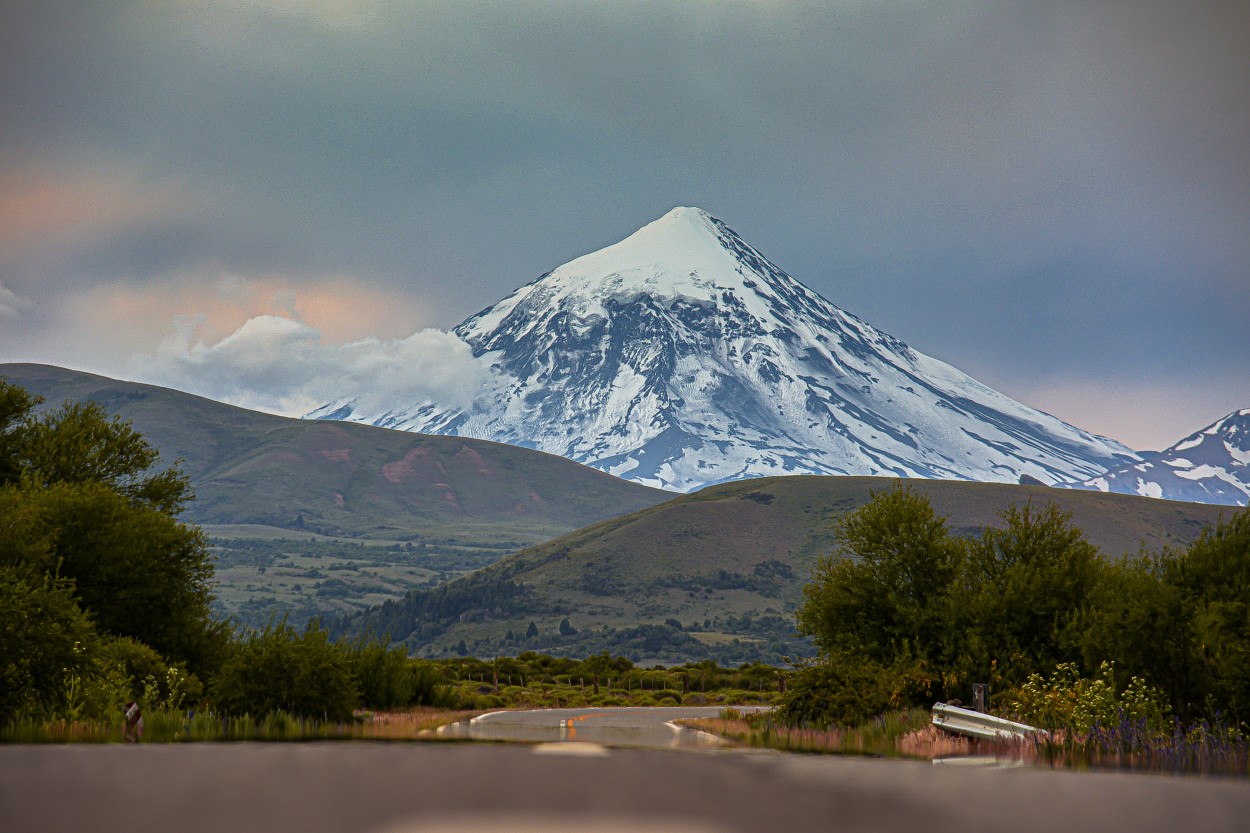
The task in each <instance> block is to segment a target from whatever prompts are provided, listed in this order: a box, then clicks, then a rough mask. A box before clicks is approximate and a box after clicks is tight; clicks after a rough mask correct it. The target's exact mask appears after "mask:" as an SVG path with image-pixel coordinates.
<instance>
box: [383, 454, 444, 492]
mask: <svg viewBox="0 0 1250 833" xmlns="http://www.w3.org/2000/svg"><path fill="white" fill-rule="evenodd" d="M432 456H433V454H432V453H431V452H430V450H429V449H428V448H414V449H413V450H412V451H409V452H408V453H407V454H405V455H404V456H403V458H402V459H400V460H396V461H394V462H392V463H384V464H383V465H382V476H383V477H385V478H386V479H387V480H389V481H390V482H392V483H395V484H396V485H398V484H400V483H403V482H404V481H406V480H411V479H412V478H413V477H414V476H415V475H416V473H417V467H418V466H419V465H420V464H421V463H423V462H426V461H428V460H429V458H431V457H432Z"/></svg>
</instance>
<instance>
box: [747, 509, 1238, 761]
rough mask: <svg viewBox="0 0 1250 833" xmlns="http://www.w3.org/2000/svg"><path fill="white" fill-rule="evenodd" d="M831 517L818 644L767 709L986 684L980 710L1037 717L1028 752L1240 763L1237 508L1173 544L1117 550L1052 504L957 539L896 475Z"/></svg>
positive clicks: (919, 696)
mask: <svg viewBox="0 0 1250 833" xmlns="http://www.w3.org/2000/svg"><path fill="white" fill-rule="evenodd" d="M836 531H837V534H838V539H839V541H840V542H841V547H842V550H841V552H838V553H834V554H831V555H830V556H828V557H826V558H823V559H821V561H820V562H819V564H818V567H817V569H816V572H815V576H814V581H813V582H812V583H811V584H809V585H808V586H807V587H806V588H805V590H804V601H803V604H802V606H801V607H800V609H799V613H798V623H799V629H800V631H802V632H804V633H806V634H807V635H809V636H811V637H812V639H813V640H814V641H815V643H816V645H817V647H818V649H819V652H820V653H819V657H818V658H817V659H816V660H814V661H812V662H810V663H808V664H806V665H805V666H804V667H803V668H801V669H800V670H799V671H798V672H797V673H796V674H795V675H794V678H793V679H792V681H791V685H790V686H789V690H788V691H787V693H786V694H785V695H784V696H783V697H782V698H781V701H780V708H779V710H778V712H777V714H776V715H775V716H773V717H770V718H769V720H772V721H778V722H780V723H781V724H783V725H785V726H787V727H794V728H811V729H818V730H826V729H831V728H833V729H838V728H839V727H841V728H843V729H844V728H845V727H856V726H862V725H865V724H866V723H868V722H869V721H871V720H873V719H874V718H876V717H877V716H879V715H882V714H886V713H889V712H891V711H892V710H899V709H907V708H912V707H927V706H929V705H931V704H932V703H933V702H934V701H947V702H962V703H966V704H970V703H971V702H972V698H973V684H974V683H985V684H988V685H989V687H990V691H991V692H992V698H991V701H990V705H991V711H993V712H996V713H998V714H1000V715H1002V716H1006V717H1011V718H1013V719H1017V720H1021V721H1023V722H1026V723H1030V724H1033V725H1037V726H1040V727H1042V728H1045V729H1048V730H1051V732H1052V734H1051V735H1049V737H1048V739H1046V740H1044V741H1040V740H1039V741H1038V742H1037V744H1036V748H1035V750H1034V754H1035V755H1036V756H1038V757H1040V758H1044V759H1047V760H1061V759H1062V760H1066V761H1067V762H1069V763H1079V762H1082V761H1084V762H1085V763H1088V764H1102V763H1107V762H1110V761H1117V762H1118V763H1119V764H1120V765H1132V764H1134V762H1136V763H1138V764H1141V765H1144V766H1150V767H1154V766H1167V767H1169V768H1179V769H1193V770H1203V769H1204V768H1206V767H1207V765H1208V764H1209V762H1210V761H1211V760H1213V759H1216V758H1218V759H1220V760H1223V761H1225V764H1222V765H1221V766H1222V767H1223V769H1224V770H1225V771H1234V772H1244V771H1245V760H1246V750H1247V734H1248V728H1247V721H1248V720H1250V510H1239V511H1233V512H1230V514H1229V516H1227V518H1226V519H1225V520H1224V522H1222V523H1220V524H1219V525H1217V526H1215V527H1214V528H1212V529H1209V530H1208V531H1206V532H1204V533H1203V534H1202V535H1201V536H1200V537H1199V538H1198V539H1197V540H1196V541H1194V543H1193V544H1191V545H1190V546H1189V547H1187V548H1186V549H1184V550H1179V551H1174V550H1165V551H1164V552H1162V553H1148V552H1141V553H1139V554H1138V555H1136V556H1133V557H1127V558H1123V559H1119V560H1111V559H1107V558H1106V557H1105V556H1103V555H1102V554H1101V553H1100V552H1099V551H1098V550H1097V548H1095V547H1094V546H1092V545H1091V544H1089V543H1088V542H1087V541H1086V540H1085V539H1084V537H1083V536H1082V534H1081V532H1080V530H1078V529H1076V528H1074V527H1073V526H1072V525H1071V524H1070V518H1069V517H1068V516H1066V515H1065V514H1064V513H1062V512H1060V511H1059V510H1058V509H1056V508H1055V507H1054V506H1047V507H1043V508H1038V507H1036V506H1033V505H1032V504H1026V505H1025V506H1023V507H1012V508H1010V509H1008V510H1007V511H1006V512H1004V513H1003V515H1002V518H1001V525H1000V526H998V527H995V528H989V529H986V530H984V531H983V533H982V534H981V536H980V537H979V538H961V537H957V536H955V535H953V534H951V532H950V530H948V529H947V527H946V523H945V521H944V519H943V518H941V517H938V516H937V515H936V513H935V512H934V511H933V509H932V507H931V506H930V504H929V502H928V500H926V499H925V498H924V497H923V496H921V495H919V494H917V493H916V492H915V491H914V490H913V489H911V488H909V487H907V486H903V485H897V486H896V487H895V488H893V489H892V490H890V491H887V492H882V493H878V494H877V495H875V496H874V498H873V500H872V501H871V502H870V503H868V504H866V505H865V506H863V507H862V508H860V509H858V510H856V511H854V512H852V513H849V514H847V515H845V516H844V517H842V518H841V519H840V520H839V521H838V522H837V523H836ZM1165 760H1166V761H1167V762H1168V763H1166V764H1162V763H1160V762H1161V761H1165Z"/></svg>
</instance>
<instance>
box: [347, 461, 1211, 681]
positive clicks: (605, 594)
mask: <svg viewBox="0 0 1250 833" xmlns="http://www.w3.org/2000/svg"><path fill="white" fill-rule="evenodd" d="M909 482H910V483H911V484H912V485H913V486H914V487H915V488H916V489H917V490H918V491H919V492H921V493H922V494H924V495H926V496H927V497H928V498H929V499H930V500H931V501H932V503H933V505H934V508H935V509H936V510H937V511H938V512H939V513H940V514H942V515H945V516H947V520H948V524H949V525H950V527H951V528H952V529H953V530H954V531H956V532H957V533H959V534H964V535H974V534H977V533H978V532H979V531H980V530H981V529H982V528H984V527H985V526H987V525H991V524H993V523H994V522H995V521H996V519H997V516H998V514H999V513H1000V512H1001V511H1002V510H1003V509H1005V508H1006V507H1007V506H1009V505H1010V504H1012V503H1016V504H1023V503H1024V502H1025V501H1029V500H1032V501H1033V502H1034V503H1038V504H1041V503H1044V502H1054V503H1055V504H1057V505H1058V506H1059V507H1060V508H1061V509H1063V510H1065V511H1068V512H1071V513H1072V515H1073V519H1074V523H1075V524H1076V525H1077V526H1079V527H1080V528H1081V529H1083V530H1084V532H1085V534H1086V537H1087V538H1088V539H1089V540H1090V541H1091V542H1093V543H1095V544H1096V545H1098V546H1099V547H1100V548H1101V549H1102V550H1103V551H1104V552H1105V553H1107V554H1108V555H1110V556H1116V555H1122V554H1125V553H1128V552H1135V551H1137V550H1138V548H1139V547H1142V546H1144V547H1146V548H1147V549H1150V550H1159V549H1161V548H1162V547H1163V546H1166V545H1180V544H1186V543H1188V542H1189V541H1191V540H1192V539H1193V538H1195V537H1196V536H1197V535H1198V533H1199V532H1200V531H1201V530H1202V529H1203V528H1205V527H1206V526H1208V525H1209V524H1212V523H1214V522H1215V521H1216V520H1217V519H1219V518H1220V517H1221V515H1222V514H1225V513H1227V512H1228V511H1230V510H1229V509H1228V508H1227V507H1218V506H1205V505H1200V504H1187V503H1174V502H1168V501H1159V500H1153V499H1149V498H1138V497H1131V496H1126V495H1108V494H1101V493H1092V492H1071V491H1066V490H1052V489H1048V488H1046V487H1041V486H1037V487H1034V486H1015V485H1007V484H989V483H965V482H951V481H932V480H930V481H909ZM891 483H892V481H891V480H889V479H886V478H871V477H783V478H765V479H760V480H749V481H742V482H738V483H732V484H724V485H720V486H713V487H710V488H707V489H704V490H702V491H700V492H697V493H695V494H692V495H686V496H681V497H678V498H676V499H674V500H671V501H669V502H667V503H664V504H660V505H658V506H654V507H650V508H647V509H643V510H640V511H638V512H635V513H632V514H630V515H626V516H623V517H619V518H615V519H611V520H606V521H602V522H600V523H597V524H594V525H592V526H589V527H587V528H585V529H581V530H578V531H576V532H573V533H570V534H568V535H565V536H562V537H560V538H557V539H555V540H552V541H548V542H546V543H543V544H539V545H537V546H534V547H531V548H529V549H527V550H524V551H522V552H519V553H517V554H515V555H513V556H510V557H508V558H506V559H504V560H502V561H500V562H499V563H497V564H494V565H493V566H491V567H488V568H486V569H484V570H483V571H481V572H479V573H476V574H474V575H472V576H467V577H465V578H463V579H459V580H457V581H455V582H452V583H451V584H450V585H449V586H447V587H443V588H439V589H438V590H436V591H433V592H430V593H425V594H418V595H416V596H414V597H412V598H410V599H407V600H405V601H404V602H402V603H392V604H388V605H385V606H384V607H381V608H378V609H375V610H374V611H371V612H370V613H368V614H366V615H364V616H361V617H359V618H358V619H357V620H355V621H353V622H351V627H353V628H373V629H375V630H382V631H388V632H390V633H392V635H393V636H395V637H396V638H405V639H406V640H407V641H408V642H409V644H410V645H411V646H412V647H414V648H417V649H419V650H420V651H421V652H423V653H427V654H431V655H435V656H440V655H447V654H450V653H454V652H456V650H457V648H458V647H459V643H460V641H461V640H464V642H465V646H464V647H465V649H466V650H468V651H469V652H471V653H478V654H480V655H490V654H493V653H496V652H504V653H507V652H516V651H519V650H526V649H529V648H536V649H543V650H561V649H567V650H568V651H569V652H570V653H583V652H586V651H593V650H601V649H607V650H620V649H625V651H626V655H630V654H631V653H637V654H638V659H640V660H642V661H646V660H647V659H648V654H647V651H648V650H650V651H651V656H653V657H655V658H658V659H664V660H668V661H676V660H684V659H693V658H698V657H699V656H701V655H711V656H715V657H717V658H719V659H721V660H722V661H731V662H736V661H745V660H748V659H754V658H762V659H765V660H772V661H776V660H778V659H780V658H781V657H782V656H784V655H786V654H792V653H794V652H795V651H797V650H800V646H798V645H796V644H795V643H794V642H793V641H790V640H788V639H787V638H786V637H787V636H788V635H789V634H790V632H791V630H792V628H793V624H792V622H793V620H792V613H793V610H794V608H795V606H796V605H797V604H798V602H799V600H800V597H801V587H802V585H803V584H804V583H805V582H806V580H807V579H808V577H809V576H810V573H811V568H812V566H813V564H814V562H815V560H816V558H817V557H819V556H820V555H821V554H823V553H827V552H830V551H831V550H832V549H833V548H834V546H835V541H834V540H833V536H832V532H831V529H830V522H831V521H832V519H833V518H835V517H837V516H838V515H841V514H843V513H845V512H847V511H850V510H853V509H855V508H857V507H859V506H862V505H863V504H864V503H865V502H867V500H868V499H869V498H870V496H871V493H872V491H873V490H882V489H887V488H889V487H890V485H891ZM512 585H515V586H516V587H517V588H519V589H516V590H509V589H508V588H509V587H511V586H512ZM565 618H567V619H568V620H569V623H568V625H567V626H566V628H565V630H566V631H567V630H570V629H575V630H577V631H578V633H577V634H568V633H566V634H564V635H560V633H559V623H560V622H561V620H563V619H565ZM531 622H533V623H534V624H535V626H536V629H537V630H538V632H539V633H538V636H536V637H531V638H528V639H527V638H525V637H524V634H525V633H526V632H527V631H528V630H529V624H530V623H531ZM666 623H667V624H666ZM639 625H648V626H652V627H654V628H659V629H660V632H651V631H648V630H646V629H644V630H643V631H639V630H638V626H639ZM678 626H680V627H678ZM612 629H615V631H613V630H612ZM630 629H633V630H630ZM509 631H511V632H512V635H513V638H512V639H511V640H507V639H505V638H506V636H507V634H508V632H509Z"/></svg>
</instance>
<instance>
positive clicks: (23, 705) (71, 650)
mask: <svg viewBox="0 0 1250 833" xmlns="http://www.w3.org/2000/svg"><path fill="white" fill-rule="evenodd" d="M94 640H95V633H94V631H93V630H92V627H91V622H90V621H89V620H88V619H87V617H86V615H84V614H83V612H82V610H81V609H80V608H79V607H78V605H77V604H76V603H75V601H74V594H73V585H72V584H71V583H70V582H68V581H66V580H64V579H58V578H55V577H53V576H49V575H45V574H40V573H39V572H38V571H36V570H33V569H31V568H29V567H17V566H11V565H0V726H2V725H4V724H5V723H7V722H8V721H9V720H11V719H13V718H14V717H16V716H17V715H18V714H19V713H33V714H56V713H58V712H59V710H60V708H61V707H63V706H64V705H65V702H66V694H67V686H66V681H67V677H70V676H76V677H85V676H87V675H88V674H90V672H91V666H90V662H89V659H88V654H87V651H86V648H87V646H88V645H89V644H90V643H92V642H93V641H94Z"/></svg>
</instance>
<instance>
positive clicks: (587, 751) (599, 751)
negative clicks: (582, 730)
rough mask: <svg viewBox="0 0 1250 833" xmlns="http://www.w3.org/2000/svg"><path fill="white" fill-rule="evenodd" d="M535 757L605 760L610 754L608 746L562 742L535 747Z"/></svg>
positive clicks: (582, 741)
mask: <svg viewBox="0 0 1250 833" xmlns="http://www.w3.org/2000/svg"><path fill="white" fill-rule="evenodd" d="M534 754H535V755H573V756H576V757H582V758H603V757H606V756H607V754H608V749H607V747H606V746H603V745H602V744H598V743H589V742H588V741H584V740H576V741H575V740H562V741H559V742H557V743H540V744H538V745H537V746H535V747H534Z"/></svg>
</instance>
